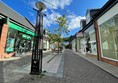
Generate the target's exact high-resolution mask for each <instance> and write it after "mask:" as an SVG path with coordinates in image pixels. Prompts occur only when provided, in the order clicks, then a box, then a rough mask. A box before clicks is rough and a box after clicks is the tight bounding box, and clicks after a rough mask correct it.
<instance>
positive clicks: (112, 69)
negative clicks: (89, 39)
mask: <svg viewBox="0 0 118 83" xmlns="http://www.w3.org/2000/svg"><path fill="white" fill-rule="evenodd" d="M75 53H76V54H78V55H79V56H81V57H82V58H84V59H86V60H88V61H89V62H91V63H93V64H95V65H96V66H98V67H100V68H101V69H103V70H104V71H106V72H108V73H109V74H111V75H113V76H115V77H117V78H118V67H117V66H113V65H111V64H108V63H105V62H102V61H98V60H97V59H96V58H94V57H91V56H87V55H83V54H81V53H77V52H75Z"/></svg>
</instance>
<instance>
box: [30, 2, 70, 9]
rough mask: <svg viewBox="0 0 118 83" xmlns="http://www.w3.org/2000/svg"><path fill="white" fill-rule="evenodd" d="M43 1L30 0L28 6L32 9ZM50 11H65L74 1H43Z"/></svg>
mask: <svg viewBox="0 0 118 83" xmlns="http://www.w3.org/2000/svg"><path fill="white" fill-rule="evenodd" d="M36 1H41V0H29V1H28V5H30V7H32V8H36V7H35V2H36ZM42 1H43V2H44V4H45V5H46V7H47V8H48V9H58V8H60V9H64V7H65V6H68V5H70V3H71V2H72V0H42Z"/></svg>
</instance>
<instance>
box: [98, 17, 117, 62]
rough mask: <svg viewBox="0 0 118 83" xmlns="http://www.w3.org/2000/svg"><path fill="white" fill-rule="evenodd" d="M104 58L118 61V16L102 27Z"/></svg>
mask: <svg viewBox="0 0 118 83" xmlns="http://www.w3.org/2000/svg"><path fill="white" fill-rule="evenodd" d="M100 36H101V47H102V56H103V57H107V58H111V59H115V60H118V15H116V16H114V17H113V18H111V19H109V20H108V21H106V22H104V23H103V24H101V25H100Z"/></svg>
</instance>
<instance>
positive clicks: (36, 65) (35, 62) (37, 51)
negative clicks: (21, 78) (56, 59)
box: [30, 2, 46, 75]
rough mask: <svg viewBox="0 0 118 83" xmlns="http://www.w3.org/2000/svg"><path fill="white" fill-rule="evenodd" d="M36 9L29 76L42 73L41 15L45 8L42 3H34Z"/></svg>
mask: <svg viewBox="0 0 118 83" xmlns="http://www.w3.org/2000/svg"><path fill="white" fill-rule="evenodd" d="M35 5H36V7H37V8H38V10H36V11H37V17H36V27H35V37H34V47H33V50H32V61H31V72H30V74H33V75H39V74H40V73H41V72H42V56H43V13H42V10H44V9H45V8H46V6H45V5H44V3H42V2H36V4H35Z"/></svg>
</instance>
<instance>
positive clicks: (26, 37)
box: [22, 34, 32, 40]
mask: <svg viewBox="0 0 118 83" xmlns="http://www.w3.org/2000/svg"><path fill="white" fill-rule="evenodd" d="M22 38H24V39H28V40H31V39H32V38H31V36H28V35H25V34H23V35H22Z"/></svg>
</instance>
